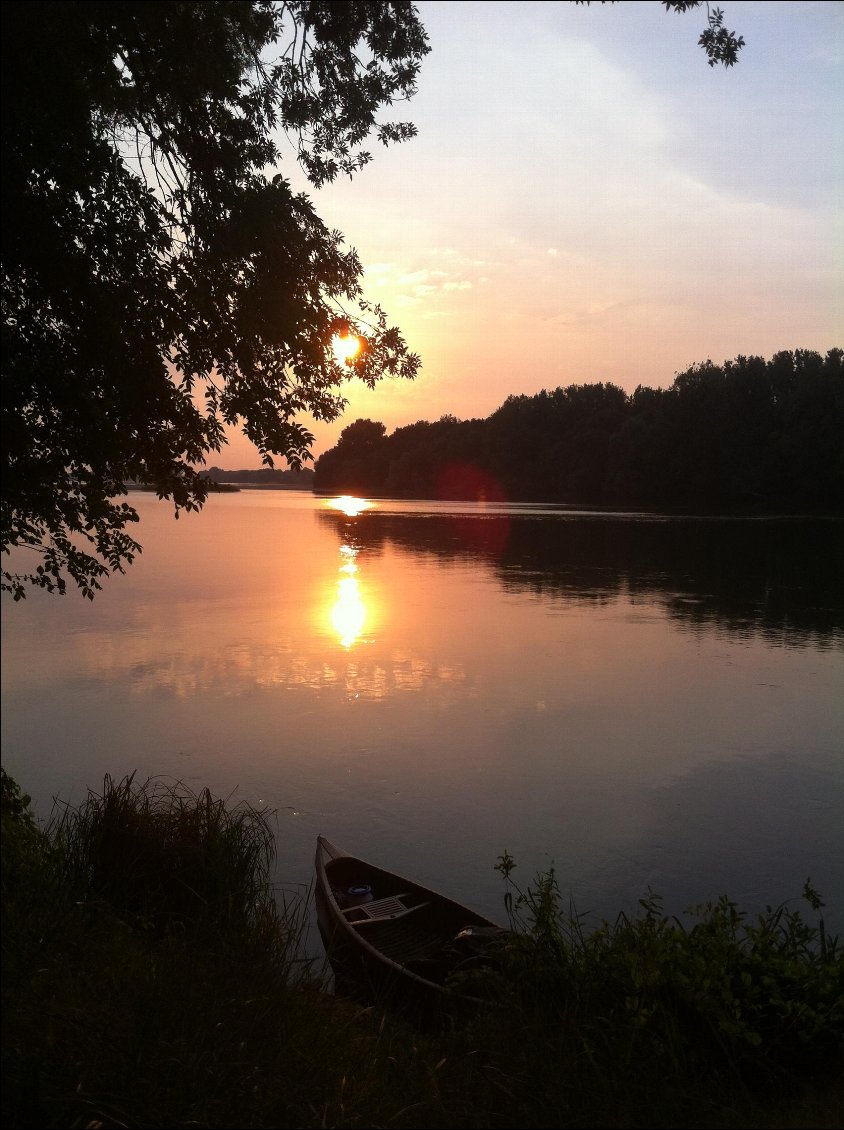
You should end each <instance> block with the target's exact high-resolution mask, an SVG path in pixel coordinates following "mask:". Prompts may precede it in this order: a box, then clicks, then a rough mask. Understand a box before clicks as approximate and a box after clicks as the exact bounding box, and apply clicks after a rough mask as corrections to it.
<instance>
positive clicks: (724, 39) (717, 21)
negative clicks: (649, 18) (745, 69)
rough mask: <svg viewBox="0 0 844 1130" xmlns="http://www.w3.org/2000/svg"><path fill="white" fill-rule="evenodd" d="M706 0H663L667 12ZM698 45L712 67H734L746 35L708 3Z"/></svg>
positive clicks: (586, 0)
mask: <svg viewBox="0 0 844 1130" xmlns="http://www.w3.org/2000/svg"><path fill="white" fill-rule="evenodd" d="M591 2H592V0H575V3H577V4H586V5H588V4H591ZM600 2H601V3H602V4H606V3H610V4H614V3H615V2H616V0H600ZM703 2H704V0H661V3H662V6H663V8H665V10H666V12H679V13H682V12H688V11H691V10H692V9H694V8H702V7H703ZM698 45H699V46H700V47H702V48H703V50H704V51H705V52H706V58H707V61H708V63H709V65H710V67H714V66H715V65H716V63H721V64H722V65H723V66H725V67H732V66H733V65H734V64H735V63H737V62H738V53H739V51H741V49H742V47H744V37H743V36H741V35H739V36H737V35H736V33H735V32H734V31H727V29H726V28H725V27H724V13H723V12H722V11H721V9H720V8H710V7H709V4H708V3H707V4H706V27H705V28H704V29H703V31H702V32H701V33H700V39H698Z"/></svg>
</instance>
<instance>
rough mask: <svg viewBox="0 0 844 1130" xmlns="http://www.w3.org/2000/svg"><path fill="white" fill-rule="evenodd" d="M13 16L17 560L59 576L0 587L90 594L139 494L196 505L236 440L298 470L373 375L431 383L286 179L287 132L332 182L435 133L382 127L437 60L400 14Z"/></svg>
mask: <svg viewBox="0 0 844 1130" xmlns="http://www.w3.org/2000/svg"><path fill="white" fill-rule="evenodd" d="M2 20H3V25H2V123H3V139H2V143H3V160H2V167H0V175H2V207H3V223H4V231H3V246H2V268H3V294H2V312H3V365H4V370H3V384H2V426H3V502H2V546H3V549H4V550H8V549H10V548H14V547H29V548H30V549H33V550H35V551H36V552H37V553H38V554H40V560H41V563H40V564H39V565H38V567H37V569H34V570H32V571H31V572H28V573H26V572H24V573H23V574H17V573H12V572H9V571H4V574H3V588H5V589H9V590H10V591H12V592H13V593H14V595H15V597H16V598H19V597H21V596H23V595H24V591H25V585H26V583H27V582H29V583H34V584H36V585H40V586H42V587H44V588H46V589H48V590H50V591H58V592H63V591H64V589H65V584H66V581H65V577H66V576H70V577H71V578H72V579H73V580H74V581H75V582H76V583H77V584H78V585H79V586H80V588H81V590H82V592H84V593H85V594H86V595H87V596H89V597H91V596H93V592H94V590H95V589H96V588H98V587H99V578H101V577H102V576H103V575H104V574H106V573H107V572H108V571H109V570H115V569H117V570H120V569H122V567H123V565H124V564H125V563H127V562H130V561H131V560H132V558H133V555H134V554H135V553H136V552H137V551H138V550H139V548H140V547H139V546H138V545H137V543H136V542H135V541H134V540H133V539H132V538H130V537H129V536H128V534H127V533H126V532H125V530H126V526H127V523H130V522H133V521H136V520H137V515H136V513H135V511H134V510H133V509H132V508H131V507H130V506H128V505H127V504H126V503H125V502H120V501H119V498H120V496H121V495H122V494H124V493H125V491H124V484H125V483H126V482H127V481H128V480H142V481H144V482H146V483H148V484H151V485H153V486H154V487H155V488H156V490H157V491H158V492H159V494H160V495H161V496H162V497H168V498H172V499H173V500H174V502H175V504H176V508H177V513H178V509H179V508H186V509H192V508H196V507H198V506H200V505H201V504H202V502H203V500H204V499H205V496H206V493H207V490H208V484H207V481H206V480H205V479H204V478H202V477H200V476H199V475H198V474H197V473H196V470H195V469H194V466H193V464H196V463H200V462H202V460H203V458H204V456H205V455H206V454H207V453H208V452H211V451H217V450H219V449H220V446H221V443H222V442H223V439H224V431H223V429H224V426H225V425H231V424H235V423H238V422H239V421H240V422H241V423H242V426H243V430H244V432H245V434H246V435H247V436H248V437H249V439H250V440H252V441H253V442H254V443H255V444H256V445H257V447H258V449H259V451H260V452H261V455H262V458H263V461H264V463H265V464H266V465H268V466H271V465H272V455H273V454H276V453H277V454H280V455H282V456H284V457H285V458H286V459H287V461H288V462H289V463H290V464H291V465H292V466H294V467H297V466H299V465H300V464H301V462H302V460H303V459H304V458H306V456H307V452H308V447H309V444H310V443H311V441H312V436H311V435H310V433H309V432H308V431H307V429H306V428H305V427H304V425H303V424H302V423H301V421H300V419H299V418H298V417H299V414H300V413H302V412H309V413H311V414H312V415H313V416H314V417H316V418H318V419H323V420H330V419H333V418H335V417H336V416H337V415H338V414H339V412H340V410H341V408H342V406H343V404H344V401H343V399H342V396H341V394H340V387H339V386H340V385H341V383H342V381H343V380H344V379H346V378H347V377H348V376H350V375H352V374H354V375H355V376H358V377H361V378H362V379H363V380H364V381H366V382H367V383H369V384H372V383H373V382H375V381H376V380H377V379H378V378H379V377H380V376H381V374H382V373H384V372H389V373H394V374H398V375H403V376H412V375H413V374H414V372H415V371H416V368H417V366H418V359H417V358H416V357H415V356H414V355H413V354H410V353H408V351H407V349H406V346H405V343H404V341H403V340H402V337H401V335H400V334H399V332H398V331H397V330H396V329H394V328H391V327H389V326H388V324H387V322H386V319H385V316H384V314H383V312H382V311H381V310H380V308H378V307H377V306H370V305H368V304H367V303H366V302H365V301H364V300H363V296H362V294H361V290H360V285H359V278H360V274H361V267H360V263H359V261H358V259H357V257H356V256H355V254H354V253H353V252H351V251H349V250H346V249H344V247H343V244H342V237H341V236H340V234H339V233H337V232H334V231H330V230H329V229H328V228H326V227H325V225H324V224H323V223H322V222H321V221H320V219H319V217H318V216H317V214H316V212H315V211H314V208H313V205H312V204H311V202H310V200H309V199H308V198H307V197H306V196H305V195H301V194H297V193H295V192H294V191H293V190H292V188H291V186H290V184H289V183H288V181H286V180H284V179H283V178H282V177H281V176H280V175H276V174H275V173H274V172H273V170H274V169H275V167H276V166H277V163H278V161H279V158H280V153H279V150H278V148H277V146H276V141H275V140H274V138H276V137H277V136H278V134H277V132H276V131H277V130H279V129H280V130H282V131H285V132H286V134H287V137H288V138H289V139H292V141H293V142H294V145H295V148H296V151H297V152H298V160H299V162H300V164H301V166H302V167H303V168H304V170H305V172H306V174H307V176H308V177H309V179H310V181H311V183H312V184H314V185H315V186H319V185H321V184H323V183H324V182H326V181H330V180H332V179H333V178H334V177H336V176H337V175H338V174H339V173H346V174H349V175H351V174H352V173H354V172H355V171H356V170H358V169H359V168H361V166H362V165H364V164H365V163H366V162H367V161H368V160H369V158H370V155H369V153H368V152H367V151H366V149H365V148H364V144H365V141H366V139H367V137H368V136H369V135H370V134H371V133H372V132H373V131H374V133H375V135H376V136H377V137H378V138H379V139H380V141H382V142H384V143H385V144H386V143H389V142H393V141H401V140H403V139H405V138H407V137H410V136H411V135H412V134H413V133H414V128H413V126H412V125H410V124H408V123H405V124H396V123H386V124H378V122H377V121H376V115H377V114H378V112H379V110H380V109H381V108H382V107H384V106H387V105H390V104H391V103H392V102H393V101H395V100H396V99H402V98H406V97H408V96H410V95H411V94H412V93H413V92H414V88H415V80H416V76H417V72H418V68H419V64H420V60H421V58H422V56H423V55H424V54H425V53H426V52H427V51H428V47H427V41H426V37H425V33H424V30H423V28H422V26H421V24H420V22H419V20H418V18H417V15H416V12H415V10H414V9H413V7H412V6H411V5H410V4H409V3H405V2H399V0H396V2H393V3H380V2H364V0H354V2H349V3H333V2H327V0H322V2H320V0H287V2H285V3H272V2H270V0H253V2H221V0H214V2H211V0H206V2H202V3H198V2H188V3H185V2H176V0H173V2H168V3H157V2H155V3H154V2H145V3H134V2H109V3H105V2H83V0H78V2H60V3H56V2H48V3H38V4H33V3H29V2H26V3H19V2H7V3H4V4H3V6H2ZM268 169H269V170H270V172H269V173H268V172H267V170H268ZM347 302H351V303H352V304H353V306H354V305H355V304H356V305H357V308H359V309H360V310H361V311H362V314H363V317H365V318H366V319H367V320H368V323H369V328H368V329H367V330H366V332H365V347H364V349H363V350H362V351H361V354H360V355H359V357H358V358H357V359H356V360H355V361H354V363H353V364H352V365H351V366H346V365H341V364H340V363H338V362H337V361H336V359H335V358H334V356H333V352H332V349H331V341H332V337H333V335H334V334H335V333H337V332H340V331H342V330H344V329H347V328H348V327H349V315H348V314H347V313H345V311H344V306H343V305H341V303H347ZM116 499H117V500H116Z"/></svg>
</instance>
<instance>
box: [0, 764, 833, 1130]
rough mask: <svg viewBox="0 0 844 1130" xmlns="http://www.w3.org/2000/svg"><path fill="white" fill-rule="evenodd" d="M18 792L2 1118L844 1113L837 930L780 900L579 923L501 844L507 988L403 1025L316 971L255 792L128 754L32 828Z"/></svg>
mask: <svg viewBox="0 0 844 1130" xmlns="http://www.w3.org/2000/svg"><path fill="white" fill-rule="evenodd" d="M26 800H27V798H26V797H25V796H23V795H22V794H21V793H20V790H19V789H17V786H15V785H14V782H11V781H10V780H9V779H8V778H7V777H6V776H5V775H4V776H3V819H2V833H3V845H2V861H3V882H2V899H3V920H4V929H3V935H2V949H3V978H2V999H3V1041H2V1057H3V1058H2V1066H3V1080H4V1086H3V1095H2V1103H3V1107H2V1117H3V1125H4V1127H10V1128H15V1127H24V1126H27V1127H28V1126H39V1127H42V1126H43V1127H54V1126H55V1127H90V1128H92V1130H93V1128H96V1127H129V1126H132V1127H141V1126H143V1127H179V1126H209V1127H253V1126H254V1127H349V1128H352V1127H354V1128H359V1127H395V1128H408V1130H410V1128H414V1127H416V1128H422V1127H432V1128H433V1127H467V1128H468V1127H472V1128H474V1127H477V1128H481V1127H502V1128H503V1127H508V1128H517V1127H518V1128H521V1127H524V1128H527V1127H543V1126H548V1127H583V1128H587V1127H622V1126H623V1127H693V1126H702V1125H705V1126H712V1127H725V1128H734V1130H745V1128H750V1127H759V1126H783V1127H804V1126H806V1127H807V1126H819V1127H833V1126H840V1125H841V1097H842V1094H841V1085H840V1082H839V1078H840V1072H839V1071H838V1070H837V1068H838V1067H839V1066H840V1062H841V1059H840V1057H841V1056H842V1054H844V1039H843V1038H842V1028H841V1025H842V1018H841V1010H842V1000H844V992H842V989H843V988H844V984H842V975H844V966H842V958H841V952H840V948H839V946H838V943H837V940H836V939H834V938H829V937H828V936H827V935H826V933H825V932H823V931H822V930H821V929H820V927H819V926H811V925H809V924H808V923H807V922H806V921H804V919H803V918H802V917H801V916H800V914H798V912H797V911H796V910H795V909H794V908H793V907H791V906H783V907H781V908H775V909H773V910H771V911H770V912H769V913H768V914H767V915H764V916H762V918H761V919H759V920H752V921H751V920H748V919H746V918H745V916H743V915H742V914H741V912H740V911H739V910H738V908H736V907H735V906H734V905H733V904H731V903H729V902H728V901H727V900H722V901H721V902H719V903H718V904H716V905H714V906H712V907H709V908H703V909H702V911H701V913H700V914H699V915H698V916H697V917H696V918H694V917H693V918H692V919H690V920H689V922H688V923H680V922H678V921H677V920H676V919H671V918H668V917H666V916H665V915H663V914H662V912H661V909H660V907H659V903H658V900H656V899H654V898H652V897H651V898H648V899H646V900H644V905H643V907H642V908H641V910H642V913H641V914H640V915H639V916H637V917H635V918H627V917H625V916H620V917H619V918H618V919H617V920H616V921H615V922H614V923H612V924H606V923H604V924H596V925H593V924H590V923H589V922H588V921H587V920H586V919H585V918H584V917H583V916H581V915H578V914H577V913H576V912H575V911H574V910H573V908H571V907H569V908H567V909H563V908H561V899H560V892H559V890H558V889H557V885H556V880H555V877H554V875H553V873H551V872H549V873H546V874H545V875H541V876H537V877H536V880H535V881H533V882H531V883H530V884H528V885H527V887H526V888H525V889H524V890H521V889H520V888H519V887H517V886H516V885H515V883H514V882H513V876H512V872H513V866H514V865H513V862H512V860H510V859H509V857H508V856H506V854H505V856H504V857H503V859H502V861H501V862H500V864H499V868H500V869H501V870H502V873H503V874H504V877H505V880H506V887H505V891H506V897H505V905H506V906H507V908H508V910H509V912H510V914H511V916H512V926H513V931H512V933H511V934H510V936H509V938H508V939H507V940H506V941H505V942H504V943H503V944H502V945H501V946H500V948H499V950H498V952H497V953H496V955H495V960H494V961H493V962H491V963H490V964H489V965H488V966H487V967H486V969H485V970H484V971H482V972H476V973H474V974H473V976H475V977H483V978H485V979H486V983H485V991H486V992H487V995H489V996H490V997H492V998H493V999H495V1000H497V1001H498V1004H497V1006H495V1007H490V1008H489V1009H486V1010H482V1011H480V1012H478V1013H476V1014H475V1015H474V1016H470V1017H468V1018H466V1017H462V1018H461V1019H459V1020H458V1019H454V1018H449V1017H448V1016H446V1017H444V1023H443V1024H442V1026H440V1027H439V1028H426V1029H419V1028H417V1027H414V1026H412V1025H410V1024H409V1023H407V1021H406V1020H403V1019H402V1018H400V1017H398V1016H396V1015H394V1014H393V1013H392V1012H390V1010H389V1008H388V1002H383V1005H382V1007H372V1008H365V1009H361V1008H359V1007H358V1006H354V1005H351V1004H349V1003H348V1002H344V1001H341V1000H337V999H334V998H332V997H331V996H329V995H328V994H327V993H326V992H325V991H324V989H325V987H326V986H325V984H324V982H323V979H322V976H321V969H320V967H318V966H316V965H314V964H313V963H310V962H307V961H305V960H303V959H302V957H301V952H300V935H301V930H302V927H303V924H304V922H305V916H306V913H307V905H306V900H305V898H298V897H296V896H295V893H294V895H293V896H291V897H289V898H287V899H285V898H283V897H280V893H279V892H278V891H275V890H273V887H272V884H271V882H270V876H271V863H272V858H273V856H272V853H273V850H274V836H273V834H272V833H273V825H272V817H271V816H270V815H267V814H266V813H258V812H255V811H254V810H252V809H249V808H248V807H247V806H243V805H233V804H231V803H224V802H221V801H218V800H215V799H214V798H213V797H211V796H210V794H208V793H207V791H206V790H202V791H201V792H199V793H193V792H192V791H191V790H189V789H187V788H186V787H185V786H184V785H183V784H180V783H176V784H173V783H170V784H168V783H166V782H162V781H153V782H146V783H145V784H143V785H141V784H139V783H137V782H136V781H135V779H134V778H133V777H128V778H124V779H123V780H121V781H114V780H112V779H111V778H107V779H106V781H105V783H104V788H103V791H102V794H101V795H97V794H91V795H89V797H88V798H87V799H86V801H85V802H84V803H83V804H82V805H80V806H79V807H78V808H75V809H68V808H62V809H61V810H60V812H59V813H58V814H57V816H56V818H55V819H54V820H53V822H52V823H51V824H50V825H49V826H48V828H47V829H45V830H42V829H40V828H38V827H37V825H36V824H35V822H34V821H33V820H32V817H31V814H30V813H29V809H28V805H27V803H26ZM806 894H807V895H808V896H809V897H810V902H811V901H812V900H814V901H815V905H814V907H813V912H817V911H819V910H820V909H821V907H820V900H819V898H818V896H817V895H816V893H815V892H814V891H812V890H811V888H808V890H807V892H806Z"/></svg>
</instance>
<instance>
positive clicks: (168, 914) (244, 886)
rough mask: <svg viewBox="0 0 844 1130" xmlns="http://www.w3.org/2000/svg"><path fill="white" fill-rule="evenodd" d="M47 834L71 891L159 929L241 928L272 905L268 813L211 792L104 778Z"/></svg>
mask: <svg viewBox="0 0 844 1130" xmlns="http://www.w3.org/2000/svg"><path fill="white" fill-rule="evenodd" d="M47 835H48V838H49V839H50V840H51V841H52V844H53V846H54V847H55V848H56V850H57V852H58V855H59V858H60V860H61V865H62V868H63V879H64V881H65V882H67V883H68V884H69V886H70V887H71V888H72V889H73V890H74V891H75V892H76V895H77V897H81V898H84V899H87V900H95V901H96V900H102V901H104V902H107V903H108V904H109V905H110V906H111V907H112V908H113V909H114V910H115V911H116V912H118V913H120V914H124V915H127V916H129V917H130V918H132V919H134V920H138V921H143V922H146V923H147V924H148V925H154V926H155V927H156V928H157V929H160V930H162V929H167V928H170V927H172V926H173V925H175V924H179V925H180V926H182V927H183V928H192V929H196V928H200V927H202V926H203V925H205V924H207V923H208V922H213V923H214V925H215V928H217V929H219V928H221V927H223V928H231V927H234V926H243V925H245V924H247V923H249V922H254V921H255V920H256V919H257V918H258V917H260V916H261V915H263V914H266V912H267V910H268V908H269V907H270V904H271V902H272V898H273V894H272V889H271V884H270V876H271V872H272V864H273V859H274V857H275V836H274V832H273V828H272V825H271V823H270V818H269V817H268V816H267V815H266V814H264V813H262V812H259V811H257V810H256V809H254V808H253V807H251V806H250V805H248V804H245V803H241V804H238V805H236V806H230V805H228V804H227V803H226V802H225V801H223V800H220V799H218V798H215V797H213V796H212V795H211V793H210V792H209V791H208V789H202V790H201V791H200V792H199V793H195V792H194V791H193V790H192V789H190V788H189V787H188V786H187V785H185V784H184V783H183V782H175V783H173V782H169V781H166V780H163V779H149V780H147V781H145V782H144V783H142V784H141V783H139V782H137V781H136V780H135V775H134V774H132V775H131V776H128V777H124V778H123V779H122V780H119V781H115V780H114V779H113V778H112V777H110V776H106V778H105V780H104V782H103V790H102V793H101V794H98V793H94V792H89V794H88V798H87V800H86V801H85V802H84V803H83V804H82V805H80V806H79V807H77V808H71V807H69V806H64V807H63V808H61V809H60V810H59V812H58V814H57V815H55V816H54V819H53V821H52V823H51V825H50V827H49V828H48V831H47Z"/></svg>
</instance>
